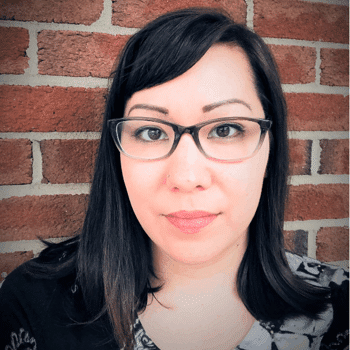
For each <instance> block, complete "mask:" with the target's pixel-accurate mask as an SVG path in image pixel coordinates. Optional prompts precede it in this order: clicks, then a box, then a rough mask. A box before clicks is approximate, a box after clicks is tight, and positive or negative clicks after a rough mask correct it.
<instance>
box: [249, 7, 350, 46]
mask: <svg viewBox="0 0 350 350" xmlns="http://www.w3.org/2000/svg"><path fill="white" fill-rule="evenodd" d="M348 11H349V8H348V7H347V6H339V5H329V4H322V3H312V2H308V1H300V0H254V30H255V31H256V32H257V33H258V34H260V35H261V36H265V37H274V38H290V39H303V40H312V41H328V42H337V43H348V39H349V13H348Z"/></svg>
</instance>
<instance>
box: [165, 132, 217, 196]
mask: <svg viewBox="0 0 350 350" xmlns="http://www.w3.org/2000/svg"><path fill="white" fill-rule="evenodd" d="M167 160H168V164H169V165H168V167H167V172H168V173H167V180H166V181H167V185H168V187H169V188H170V189H171V190H172V191H174V192H184V193H189V192H193V191H203V190H206V189H207V188H209V187H210V185H211V182H212V179H211V173H210V169H209V165H210V164H209V160H208V159H207V158H206V157H205V156H204V155H203V154H202V153H201V152H200V151H199V149H198V147H197V145H196V144H195V142H194V139H193V138H192V136H191V135H190V134H188V133H185V134H183V135H182V136H181V139H180V141H179V143H178V145H177V147H176V149H175V151H174V153H173V154H172V155H171V156H170V157H169V158H168V159H167Z"/></svg>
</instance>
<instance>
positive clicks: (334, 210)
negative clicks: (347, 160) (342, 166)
mask: <svg viewBox="0 0 350 350" xmlns="http://www.w3.org/2000/svg"><path fill="white" fill-rule="evenodd" d="M348 203H349V188H348V185H345V184H332V185H325V184H322V185H301V186H291V187H290V196H289V200H288V203H287V210H286V218H285V220H286V221H296V220H302V221H303V220H322V219H343V218H347V217H348V216H349V207H348Z"/></svg>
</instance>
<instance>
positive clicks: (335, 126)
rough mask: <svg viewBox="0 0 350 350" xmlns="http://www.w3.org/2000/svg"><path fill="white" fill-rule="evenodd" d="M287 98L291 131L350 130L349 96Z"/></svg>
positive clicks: (290, 95)
mask: <svg viewBox="0 0 350 350" xmlns="http://www.w3.org/2000/svg"><path fill="white" fill-rule="evenodd" d="M285 97H286V100H287V105H288V128H289V130H295V131H302V130H306V131H345V130H349V96H346V97H344V96H342V95H327V94H309V93H306V94H295V93H290V94H285Z"/></svg>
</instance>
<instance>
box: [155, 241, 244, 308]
mask: <svg viewBox="0 0 350 350" xmlns="http://www.w3.org/2000/svg"><path fill="white" fill-rule="evenodd" d="M246 247H247V238H246V236H245V237H244V238H242V239H241V240H240V241H238V242H236V244H235V245H234V246H232V247H230V249H227V250H226V251H224V252H222V254H221V255H220V256H217V257H215V258H213V259H211V260H209V261H204V262H200V263H196V264H188V263H184V262H182V261H176V260H174V259H172V258H171V257H170V256H168V255H166V254H165V253H163V252H161V251H159V250H158V249H157V247H154V246H153V264H154V269H155V273H156V276H157V277H158V281H157V280H154V281H153V282H152V285H154V286H156V285H159V284H163V285H164V286H163V288H162V289H161V291H160V292H159V293H157V295H156V297H157V299H158V300H159V301H160V302H162V301H163V302H165V303H166V304H168V303H170V304H171V305H176V304H177V302H176V300H177V299H179V298H180V299H183V296H184V295H191V294H192V295H193V294H194V293H195V294H196V295H197V296H200V295H206V296H207V295H208V291H210V292H211V293H212V294H213V296H214V297H215V295H214V294H215V293H216V291H217V293H218V295H221V297H222V296H223V295H225V294H226V295H228V296H233V297H237V291H236V283H235V281H236V277H237V272H238V268H239V265H240V263H241V261H242V258H243V255H244V253H245V251H246Z"/></svg>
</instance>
